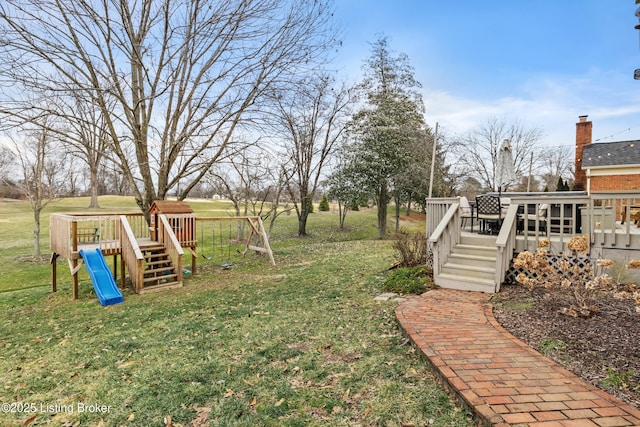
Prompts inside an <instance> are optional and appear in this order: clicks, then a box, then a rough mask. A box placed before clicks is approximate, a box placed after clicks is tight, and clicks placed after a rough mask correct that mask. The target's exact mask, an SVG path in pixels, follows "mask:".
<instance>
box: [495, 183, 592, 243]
mask: <svg viewBox="0 0 640 427" xmlns="http://www.w3.org/2000/svg"><path fill="white" fill-rule="evenodd" d="M506 197H509V198H510V200H511V203H510V206H512V205H517V206H518V207H519V210H518V216H517V221H518V224H517V234H518V236H521V237H520V238H518V239H517V241H516V247H515V250H516V251H523V250H528V251H534V250H535V249H536V247H537V246H538V243H539V242H540V240H541V239H542V238H549V240H550V242H551V244H552V245H553V247H554V249H555V250H557V251H559V252H560V251H564V250H565V249H566V247H565V246H566V244H567V243H568V242H569V240H570V239H571V238H572V237H574V236H576V235H580V234H584V233H588V232H587V231H585V230H584V227H588V224H589V222H590V220H589V219H588V218H584V219H583V217H584V215H583V213H584V209H585V208H586V207H587V206H589V205H590V204H591V200H590V198H589V196H588V195H587V194H586V193H583V192H553V193H508V194H507V195H506Z"/></svg>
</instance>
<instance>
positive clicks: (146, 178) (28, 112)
mask: <svg viewBox="0 0 640 427" xmlns="http://www.w3.org/2000/svg"><path fill="white" fill-rule="evenodd" d="M331 16H332V9H331V1H330V0H327V1H322V0H244V1H240V0H201V1H193V0H163V1H155V0H122V1H109V0H87V1H80V2H78V1H75V0H4V1H3V2H2V3H1V4H0V54H1V56H2V58H3V61H2V65H0V79H2V81H4V82H6V83H8V84H11V85H12V89H11V90H7V91H5V92H4V93H3V96H2V97H1V98H0V105H1V107H0V113H4V115H5V116H7V117H9V118H11V119H12V120H14V121H16V122H32V123H37V121H36V120H35V118H36V117H39V116H42V115H43V114H46V115H50V114H57V115H58V116H60V117H65V120H72V119H74V118H75V115H74V113H73V112H72V111H59V110H56V111H49V110H47V111H43V110H42V109H41V108H40V107H39V106H38V105H34V104H32V103H30V102H29V101H28V99H25V98H24V97H23V96H22V94H23V93H32V92H37V93H40V94H45V93H56V94H60V95H62V94H69V93H70V92H73V93H74V96H80V97H83V98H84V99H86V100H87V102H90V103H92V104H94V105H95V106H96V108H97V109H98V110H99V113H100V115H101V117H102V119H104V121H105V122H104V123H105V126H104V128H103V127H100V130H101V131H102V129H106V131H107V133H108V136H109V138H108V142H109V144H110V146H109V150H110V153H111V154H112V156H113V160H114V161H115V162H116V163H117V164H118V165H119V167H120V168H121V170H122V173H123V175H124V176H125V177H126V179H127V180H128V181H129V183H130V186H131V188H132V190H133V192H134V194H135V198H136V201H137V203H138V205H139V206H140V207H141V209H142V210H143V212H145V213H148V208H149V207H150V205H151V203H152V202H153V200H154V199H158V198H159V199H163V198H165V196H166V195H167V193H168V192H169V191H170V190H171V189H173V188H175V187H176V186H177V185H178V183H179V182H180V183H181V185H182V186H183V187H182V188H181V194H180V195H179V196H180V197H185V196H186V194H188V192H189V190H190V189H191V188H192V187H193V186H195V185H196V184H197V183H198V181H199V180H200V179H201V178H202V177H203V176H204V175H205V174H206V173H207V171H208V170H209V168H210V167H211V165H213V164H214V163H215V162H216V161H218V159H220V158H221V156H223V154H224V152H225V150H226V149H227V148H228V147H229V146H230V145H231V144H233V142H234V137H233V135H234V134H235V133H236V131H237V130H238V129H239V128H241V127H243V126H245V125H247V123H248V121H249V120H250V119H251V118H252V116H253V115H254V114H257V113H258V112H259V107H258V106H259V105H260V102H259V101H260V99H261V97H262V96H263V95H264V93H265V91H267V90H271V89H272V88H274V87H277V86H280V85H282V84H286V82H288V81H290V79H291V74H295V73H298V74H299V73H300V72H302V70H303V69H304V67H308V68H309V69H311V68H312V67H314V65H315V64H316V62H317V61H320V60H322V55H323V54H324V53H325V52H326V51H327V48H328V47H329V46H331V45H333V43H334V42H335V32H334V31H333V29H332V27H331ZM112 99H115V100H116V104H115V105H112V103H111V100H112ZM178 159H181V161H180V162H178Z"/></svg>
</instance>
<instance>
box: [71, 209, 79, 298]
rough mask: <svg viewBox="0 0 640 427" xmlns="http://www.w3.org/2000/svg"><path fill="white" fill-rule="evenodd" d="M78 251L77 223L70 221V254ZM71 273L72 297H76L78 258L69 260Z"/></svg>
mask: <svg viewBox="0 0 640 427" xmlns="http://www.w3.org/2000/svg"><path fill="white" fill-rule="evenodd" d="M77 253H78V223H77V222H76V221H73V222H72V223H71V254H72V256H75V255H76V254H77ZM71 266H72V267H71V275H72V278H73V299H78V268H77V267H78V259H77V258H73V259H72V260H71Z"/></svg>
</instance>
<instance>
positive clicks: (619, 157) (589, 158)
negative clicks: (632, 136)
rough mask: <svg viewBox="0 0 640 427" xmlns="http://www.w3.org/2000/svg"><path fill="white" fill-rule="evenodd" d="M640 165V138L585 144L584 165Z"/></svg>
mask: <svg viewBox="0 0 640 427" xmlns="http://www.w3.org/2000/svg"><path fill="white" fill-rule="evenodd" d="M624 165H640V140H635V141H620V142H607V143H599V144H589V145H585V146H584V149H583V150H582V167H583V168H588V167H597V166H624Z"/></svg>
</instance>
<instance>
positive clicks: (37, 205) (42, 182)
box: [11, 126, 66, 256]
mask: <svg viewBox="0 0 640 427" xmlns="http://www.w3.org/2000/svg"><path fill="white" fill-rule="evenodd" d="M45 127H46V126H45ZM25 133H26V134H27V135H28V136H27V138H26V139H24V140H18V139H15V138H12V139H11V145H12V147H11V150H12V151H13V154H14V158H15V161H16V166H17V168H18V170H19V171H20V172H19V173H20V175H21V176H20V179H19V180H18V181H17V182H18V187H19V188H20V191H21V192H22V194H23V195H24V196H25V197H26V198H27V199H28V200H29V202H30V204H31V209H32V211H33V220H34V226H33V253H34V255H35V256H40V254H41V250H40V216H41V213H42V210H43V209H44V208H45V207H46V206H47V205H48V204H49V203H50V202H52V201H53V200H55V199H56V198H58V197H59V196H60V192H61V190H63V189H64V188H65V186H64V182H63V181H64V178H65V176H66V175H65V168H64V157H63V156H64V154H63V151H62V150H60V149H59V143H58V142H57V141H55V140H54V139H52V138H51V135H49V134H47V133H46V132H44V131H43V130H42V128H37V129H35V130H25Z"/></svg>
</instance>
